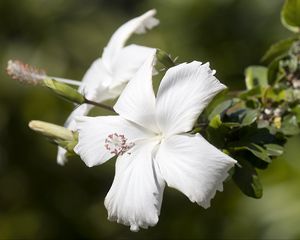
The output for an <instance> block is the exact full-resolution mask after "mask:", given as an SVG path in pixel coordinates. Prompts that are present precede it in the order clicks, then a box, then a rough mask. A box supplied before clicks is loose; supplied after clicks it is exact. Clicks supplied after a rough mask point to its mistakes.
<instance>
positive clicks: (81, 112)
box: [64, 104, 94, 131]
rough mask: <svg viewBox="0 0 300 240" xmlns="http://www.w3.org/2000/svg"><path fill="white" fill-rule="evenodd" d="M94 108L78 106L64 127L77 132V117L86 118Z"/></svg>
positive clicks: (85, 105)
mask: <svg viewBox="0 0 300 240" xmlns="http://www.w3.org/2000/svg"><path fill="white" fill-rule="evenodd" d="M93 107H94V106H93V105H90V104H81V105H79V106H77V107H76V108H75V109H74V110H73V111H72V112H71V114H70V115H69V117H68V119H67V121H66V122H65V124H64V126H65V127H66V128H68V129H70V130H71V131H75V130H76V122H75V119H76V117H80V116H86V115H87V114H88V113H89V111H90V110H91V109H92V108H93Z"/></svg>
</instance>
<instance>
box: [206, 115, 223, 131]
mask: <svg viewBox="0 0 300 240" xmlns="http://www.w3.org/2000/svg"><path fill="white" fill-rule="evenodd" d="M221 125H222V120H221V116H220V114H218V115H216V116H215V117H214V118H213V119H211V120H210V122H209V126H210V127H212V128H219V127H220V126H221Z"/></svg>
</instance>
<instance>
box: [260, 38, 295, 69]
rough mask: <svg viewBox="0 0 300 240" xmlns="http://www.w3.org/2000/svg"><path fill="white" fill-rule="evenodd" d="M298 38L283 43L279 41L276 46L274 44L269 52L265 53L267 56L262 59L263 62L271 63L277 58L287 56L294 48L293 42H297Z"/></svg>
mask: <svg viewBox="0 0 300 240" xmlns="http://www.w3.org/2000/svg"><path fill="white" fill-rule="evenodd" d="M297 39H298V38H296V37H293V38H288V39H285V40H282V41H279V42H277V43H275V44H273V45H272V46H271V47H270V48H269V49H268V51H267V52H266V53H265V55H264V56H263V57H262V59H261V60H262V62H264V63H270V62H272V61H273V60H274V59H275V58H278V57H282V56H284V55H286V54H287V52H288V50H289V49H290V47H291V46H292V44H293V42H295V41H296V40H297Z"/></svg>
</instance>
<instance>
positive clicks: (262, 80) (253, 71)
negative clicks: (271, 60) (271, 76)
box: [245, 66, 268, 89]
mask: <svg viewBox="0 0 300 240" xmlns="http://www.w3.org/2000/svg"><path fill="white" fill-rule="evenodd" d="M245 75H246V79H245V81H246V87H247V89H253V88H255V87H257V86H260V87H266V86H268V69H267V68H266V67H262V66H250V67H248V68H246V71H245Z"/></svg>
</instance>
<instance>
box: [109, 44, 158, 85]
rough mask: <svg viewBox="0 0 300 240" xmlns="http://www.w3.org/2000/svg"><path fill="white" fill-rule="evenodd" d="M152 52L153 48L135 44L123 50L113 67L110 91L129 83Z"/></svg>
mask: <svg viewBox="0 0 300 240" xmlns="http://www.w3.org/2000/svg"><path fill="white" fill-rule="evenodd" d="M152 52H153V48H148V47H143V46H138V45H134V44H132V45H129V46H126V47H124V48H122V50H121V51H120V53H119V54H118V57H117V58H116V61H115V62H114V64H113V66H112V74H113V81H112V83H111V85H110V89H114V88H115V87H116V86H118V85H119V84H122V83H127V82H128V81H129V80H130V79H131V78H132V77H133V76H134V75H135V74H136V72H137V71H138V69H139V68H140V67H141V66H142V65H143V64H144V62H145V61H146V60H147V58H148V57H149V55H150V54H151V53H152Z"/></svg>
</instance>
